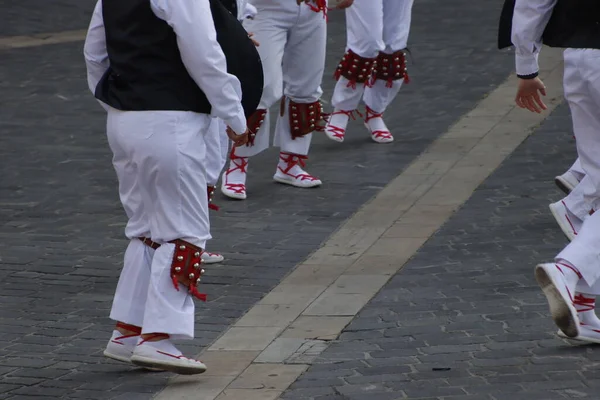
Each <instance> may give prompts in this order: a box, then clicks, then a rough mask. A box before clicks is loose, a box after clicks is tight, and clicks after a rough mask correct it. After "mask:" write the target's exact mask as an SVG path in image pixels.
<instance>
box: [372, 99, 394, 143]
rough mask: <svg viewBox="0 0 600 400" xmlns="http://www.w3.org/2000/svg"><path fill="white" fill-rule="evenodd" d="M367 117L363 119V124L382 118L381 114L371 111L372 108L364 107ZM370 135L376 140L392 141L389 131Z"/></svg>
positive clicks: (374, 132) (378, 131)
mask: <svg viewBox="0 0 600 400" xmlns="http://www.w3.org/2000/svg"><path fill="white" fill-rule="evenodd" d="M366 111H367V116H366V117H365V122H366V123H368V122H369V121H370V120H372V119H375V118H383V113H378V112H375V111H373V109H372V108H370V107H369V106H366ZM371 135H373V136H374V137H376V138H377V139H392V138H393V136H392V133H391V132H390V131H384V130H377V131H373V132H371Z"/></svg>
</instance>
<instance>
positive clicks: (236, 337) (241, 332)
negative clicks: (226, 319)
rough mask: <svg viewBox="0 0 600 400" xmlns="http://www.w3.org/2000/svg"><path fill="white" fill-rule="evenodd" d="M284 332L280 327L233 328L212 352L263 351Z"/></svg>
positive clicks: (217, 343) (215, 344)
mask: <svg viewBox="0 0 600 400" xmlns="http://www.w3.org/2000/svg"><path fill="white" fill-rule="evenodd" d="M282 330H283V328H279V327H268V328H265V327H233V328H231V329H229V330H228V331H227V332H226V333H225V334H224V335H223V336H221V337H220V338H219V340H217V341H216V342H215V343H214V344H213V345H212V346H211V347H210V350H228V351H262V350H264V349H265V348H266V347H267V346H268V345H269V343H271V342H272V341H273V340H274V339H275V338H276V337H277V335H278V334H279V333H280V332H281V331H282Z"/></svg>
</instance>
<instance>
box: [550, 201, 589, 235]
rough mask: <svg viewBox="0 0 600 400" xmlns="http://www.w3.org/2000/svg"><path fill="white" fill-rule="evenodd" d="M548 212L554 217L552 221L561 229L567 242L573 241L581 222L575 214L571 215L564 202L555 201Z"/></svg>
mask: <svg viewBox="0 0 600 400" xmlns="http://www.w3.org/2000/svg"><path fill="white" fill-rule="evenodd" d="M549 207H550V212H551V213H552V215H553V216H554V219H555V220H556V222H557V223H558V226H560V229H562V231H563V233H564V234H565V236H566V237H567V238H568V239H569V240H573V239H575V236H577V232H579V230H580V229H581V226H582V225H583V221H582V220H580V219H579V218H578V217H577V216H576V215H575V214H573V213H571V212H570V211H569V209H568V208H567V206H566V205H565V202H564V201H562V200H561V201H557V202H556V203H552V204H550V206H549Z"/></svg>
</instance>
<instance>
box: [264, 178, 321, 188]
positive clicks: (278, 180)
mask: <svg viewBox="0 0 600 400" xmlns="http://www.w3.org/2000/svg"><path fill="white" fill-rule="evenodd" d="M273 180H274V181H275V182H279V183H283V184H284V185H289V186H293V187H297V188H300V189H311V188H315V187H319V186H321V185H322V184H323V182H320V183H317V184H315V185H311V186H300V185H294V184H293V183H292V182H291V181H288V180H287V179H283V178H278V177H277V176H273Z"/></svg>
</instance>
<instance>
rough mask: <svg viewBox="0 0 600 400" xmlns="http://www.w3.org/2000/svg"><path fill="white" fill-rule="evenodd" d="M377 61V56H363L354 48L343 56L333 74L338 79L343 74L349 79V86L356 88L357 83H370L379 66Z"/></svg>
mask: <svg viewBox="0 0 600 400" xmlns="http://www.w3.org/2000/svg"><path fill="white" fill-rule="evenodd" d="M377 62H378V61H377V58H365V57H361V56H359V55H358V54H356V53H354V52H353V51H352V50H348V51H347V52H346V54H344V56H343V57H342V60H341V61H340V63H339V64H338V67H337V69H336V70H335V74H334V75H333V76H334V78H335V79H336V80H339V79H340V77H342V76H343V77H344V78H346V79H348V87H351V88H353V89H356V84H357V83H362V84H368V83H369V81H370V80H371V76H372V75H373V73H374V71H375V68H376V67H377Z"/></svg>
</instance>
